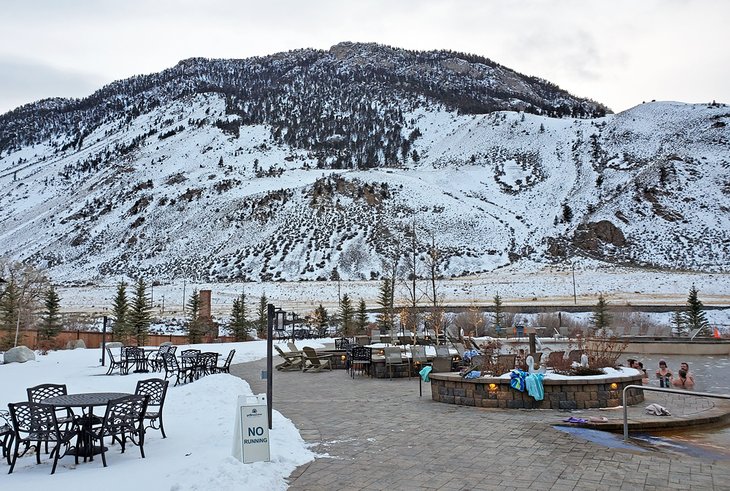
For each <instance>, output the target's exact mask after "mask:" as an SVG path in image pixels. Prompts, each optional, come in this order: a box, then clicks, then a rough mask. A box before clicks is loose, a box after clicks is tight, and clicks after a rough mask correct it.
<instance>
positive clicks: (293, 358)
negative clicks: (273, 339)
mask: <svg viewBox="0 0 730 491" xmlns="http://www.w3.org/2000/svg"><path fill="white" fill-rule="evenodd" d="M274 349H275V350H276V351H277V352H278V353H279V356H281V357H282V358H284V361H283V362H281V363H279V364H278V365H276V366H275V367H274V368H276V369H277V370H281V371H285V372H287V371H290V370H301V369H302V355H300V354H299V353H287V352H285V351H284V350H282V349H281V348H279V347H278V346H277V345H274Z"/></svg>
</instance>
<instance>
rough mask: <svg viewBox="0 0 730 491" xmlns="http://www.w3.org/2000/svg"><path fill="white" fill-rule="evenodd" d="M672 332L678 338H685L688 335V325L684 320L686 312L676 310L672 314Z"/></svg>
mask: <svg viewBox="0 0 730 491" xmlns="http://www.w3.org/2000/svg"><path fill="white" fill-rule="evenodd" d="M672 330H673V331H674V332H675V333H676V334H677V336H685V335H686V334H687V332H688V331H687V323H686V322H685V320H684V312H682V311H681V310H675V311H674V312H672Z"/></svg>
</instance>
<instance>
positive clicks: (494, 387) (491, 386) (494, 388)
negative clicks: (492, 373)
mask: <svg viewBox="0 0 730 491" xmlns="http://www.w3.org/2000/svg"><path fill="white" fill-rule="evenodd" d="M489 390H497V384H489Z"/></svg>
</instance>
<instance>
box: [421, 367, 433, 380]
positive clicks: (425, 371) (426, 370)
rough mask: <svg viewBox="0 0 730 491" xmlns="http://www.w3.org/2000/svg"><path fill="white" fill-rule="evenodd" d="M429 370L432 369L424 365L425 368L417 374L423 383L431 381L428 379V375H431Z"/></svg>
mask: <svg viewBox="0 0 730 491" xmlns="http://www.w3.org/2000/svg"><path fill="white" fill-rule="evenodd" d="M431 370H433V367H432V366H430V365H426V366H425V367H423V368H421V371H420V372H418V375H420V376H421V378H422V379H423V381H424V382H430V381H431V379H430V378H429V377H428V374H429V373H431Z"/></svg>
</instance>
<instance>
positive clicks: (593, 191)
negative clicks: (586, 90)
mask: <svg viewBox="0 0 730 491" xmlns="http://www.w3.org/2000/svg"><path fill="white" fill-rule="evenodd" d="M728 122H730V108H728V107H726V106H725V105H723V104H714V103H713V104H706V105H690V104H681V103H670V102H659V103H655V102H652V103H647V104H642V105H640V106H637V107H635V108H633V109H630V110H628V111H625V112H622V113H620V114H615V115H614V114H610V111H608V110H607V109H606V108H605V107H604V106H602V105H600V104H598V103H596V102H593V101H590V100H586V99H579V98H576V97H573V96H571V95H570V94H568V93H567V92H565V91H563V90H561V89H559V88H558V87H556V86H554V85H553V84H550V83H548V82H546V81H544V80H540V79H537V78H534V77H527V76H524V75H521V74H518V73H516V72H514V71H512V70H509V69H508V68H506V67H503V66H500V65H498V64H496V63H494V62H492V61H490V60H488V59H485V58H480V57H476V56H472V55H465V54H461V53H453V52H445V51H438V52H412V51H404V50H399V49H395V48H389V47H385V46H380V45H374V44H352V43H343V44H339V45H336V46H333V47H332V48H331V49H330V50H328V51H317V50H302V51H295V52H289V53H281V54H276V55H272V56H268V57H263V58H251V59H246V60H203V59H191V60H185V61H183V62H181V63H179V64H178V65H177V66H175V67H174V68H171V69H169V70H166V71H164V72H161V73H159V74H153V75H148V76H140V77H135V78H132V79H128V80H123V81H119V82H115V83H113V84H110V85H109V86H107V87H104V88H102V89H101V90H99V91H98V92H96V93H95V94H93V95H91V96H90V97H88V98H86V99H83V100H59V99H54V100H45V101H40V102H38V103H35V104H30V105H26V106H22V107H20V108H18V109H16V110H14V111H11V112H9V113H6V114H4V115H2V116H0V256H7V257H11V258H14V259H22V260H28V261H33V262H35V263H38V264H41V265H44V266H47V267H49V268H50V272H51V274H52V275H53V276H54V278H55V279H56V280H58V281H70V280H78V281H84V280H90V279H95V278H104V277H109V276H115V277H117V276H119V275H129V276H136V275H138V274H144V275H145V276H147V277H153V278H157V279H172V278H181V277H185V278H193V279H198V280H205V281H218V280H221V281H223V280H226V281H236V280H259V279H262V280H278V279H282V280H283V279H286V280H314V279H318V278H319V279H322V278H329V277H331V276H332V275H333V271H336V272H337V274H338V275H339V276H340V277H343V278H350V279H370V278H379V277H381V276H382V275H383V274H385V273H386V269H387V268H388V267H389V266H388V265H390V264H392V262H393V258H394V257H401V258H402V257H405V256H406V255H407V254H408V251H409V250H410V249H411V245H410V244H412V240H411V238H410V236H409V234H410V230H411V228H412V227H413V226H414V225H415V226H416V231H417V239H418V254H419V257H420V260H421V261H423V262H425V261H426V255H427V252H428V250H429V247H433V246H435V248H436V250H437V251H438V257H439V271H440V272H441V273H442V274H443V275H444V276H461V275H469V274H476V273H482V272H488V271H491V270H493V269H495V268H498V267H501V266H504V265H507V264H510V263H515V262H520V261H524V262H554V261H564V260H565V259H569V258H571V257H576V256H588V257H591V258H594V259H599V260H602V261H606V262H609V263H620V264H629V265H640V266H653V267H659V268H667V269H690V270H702V271H723V270H727V268H728V266H729V265H730V172H728V168H729V166H730V147H729V146H728V141H729V140H730V129H729V128H728V125H727V124H728ZM401 264H405V261H401Z"/></svg>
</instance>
